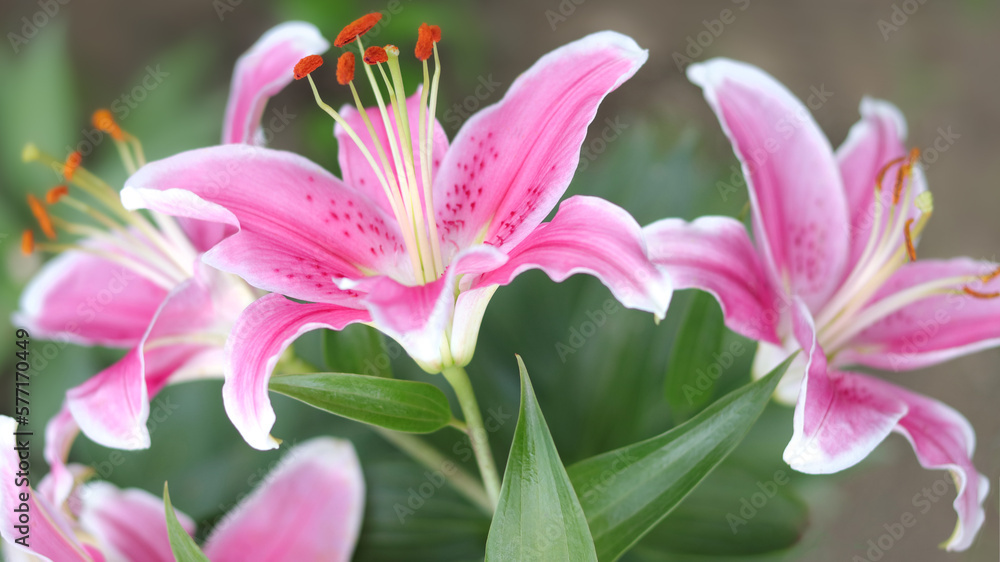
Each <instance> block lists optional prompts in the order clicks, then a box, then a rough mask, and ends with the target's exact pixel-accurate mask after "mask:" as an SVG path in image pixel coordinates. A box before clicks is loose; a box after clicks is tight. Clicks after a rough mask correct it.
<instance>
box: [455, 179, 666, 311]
mask: <svg viewBox="0 0 1000 562" xmlns="http://www.w3.org/2000/svg"><path fill="white" fill-rule="evenodd" d="M509 255H510V259H509V260H507V262H506V263H504V264H503V265H502V266H501V267H499V268H497V269H495V270H493V271H490V272H488V273H485V274H483V275H482V276H481V277H479V278H476V279H475V280H474V281H473V288H478V287H486V286H489V285H507V284H508V283H510V282H511V281H513V279H514V278H515V277H517V276H518V275H520V274H521V273H523V272H524V271H527V270H529V269H541V270H542V271H544V272H545V273H546V274H547V275H548V276H549V277H550V278H552V280H553V281H556V282H560V281H563V280H565V279H566V278H568V277H569V276H571V275H574V274H577V273H586V274H589V275H593V276H595V277H597V278H598V279H600V281H601V283H604V285H605V286H606V287H608V288H609V289H610V290H611V294H613V295H614V296H615V298H616V299H618V301H619V302H621V303H622V304H623V305H624V306H626V307H628V308H634V309H638V310H644V311H646V312H651V313H653V314H654V315H655V316H656V317H657V318H663V317H664V316H665V315H666V313H667V307H668V306H669V305H670V297H671V296H672V295H673V285H672V284H671V279H670V278H669V277H668V276H667V275H666V274H665V273H664V271H663V270H662V269H660V268H659V267H658V266H657V265H656V264H654V263H653V262H651V261H650V258H649V256H648V255H647V254H646V244H645V242H644V241H643V236H642V228H640V227H639V224H638V223H637V222H635V219H633V218H632V216H631V215H629V214H628V212H626V211H625V210H624V209H622V208H621V207H618V206H617V205H614V204H612V203H609V202H607V201H605V200H604V199H600V198H597V197H587V196H583V195H577V196H574V197H570V198H569V199H567V200H565V201H563V202H562V203H561V204H560V205H559V211H558V212H556V216H555V217H553V219H552V221H551V222H548V223H543V224H541V225H539V226H538V227H537V228H535V230H534V231H533V232H531V233H530V234H528V236H527V237H526V238H525V239H524V240H522V241H521V242H520V243H519V244H517V245H516V246H514V247H513V248H511V250H510V251H509Z"/></svg>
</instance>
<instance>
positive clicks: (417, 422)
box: [270, 373, 451, 433]
mask: <svg viewBox="0 0 1000 562" xmlns="http://www.w3.org/2000/svg"><path fill="white" fill-rule="evenodd" d="M270 388H271V390H273V391H275V392H279V393H281V394H284V395H286V396H290V397H292V398H295V399H296V400H300V401H302V402H305V403H306V404H309V405H310V406H315V407H317V408H319V409H320V410H326V411H327V412H330V413H333V414H337V415H338V416H343V417H345V418H350V419H352V420H357V421H360V422H364V423H370V424H372V425H377V426H379V427H384V428H386V429H392V430H395V431H406V432H409V433H430V432H432V431H437V430H439V429H441V428H442V427H444V426H446V425H448V422H450V421H451V406H450V405H449V404H448V398H447V397H446V396H445V395H444V392H441V389H439V388H438V387H436V386H434V385H432V384H428V383H425V382H417V381H406V380H397V379H386V378H382V377H370V376H367V375H354V374H346V373H314V374H308V375H281V376H276V377H272V378H271V384H270Z"/></svg>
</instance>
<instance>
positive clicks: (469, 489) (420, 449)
mask: <svg viewBox="0 0 1000 562" xmlns="http://www.w3.org/2000/svg"><path fill="white" fill-rule="evenodd" d="M375 431H376V432H378V434H379V435H381V436H382V437H383V438H384V439H385V440H386V441H388V442H390V443H392V444H393V445H395V446H396V447H397V448H399V450H401V451H403V452H404V453H406V454H408V455H410V456H411V457H413V459H414V460H415V461H417V462H419V463H420V464H422V465H424V466H425V467H427V468H429V469H431V470H437V471H440V472H441V473H442V474H444V475H445V476H446V477H447V478H448V480H449V481H450V482H451V485H452V486H454V487H455V489H456V490H458V492H459V493H460V494H462V495H463V496H465V497H466V498H468V499H469V501H471V502H472V503H474V504H476V505H477V506H479V507H480V508H481V509H482V510H483V511H484V512H486V513H487V514H492V513H493V503H492V502H491V501H490V498H489V496H487V495H486V490H484V489H483V485H482V484H480V483H479V481H478V480H476V478H475V477H474V476H472V475H471V474H469V473H468V472H466V471H465V470H464V469H462V468H460V467H458V466H457V465H455V463H454V462H452V461H451V460H450V459H449V458H448V457H446V456H444V455H443V454H441V453H440V452H439V451H438V450H437V449H435V448H434V447H432V446H431V445H429V444H428V443H426V442H425V441H424V440H422V439H420V438H419V437H416V436H415V435H410V434H409V433H400V432H398V431H391V430H388V429H385V428H381V427H376V428H375ZM448 463H450V464H451V466H452V467H454V470H450V469H446V468H443V467H445V466H447V465H448Z"/></svg>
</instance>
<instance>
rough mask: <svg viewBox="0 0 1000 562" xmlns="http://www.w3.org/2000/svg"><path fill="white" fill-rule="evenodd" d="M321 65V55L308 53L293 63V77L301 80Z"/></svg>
mask: <svg viewBox="0 0 1000 562" xmlns="http://www.w3.org/2000/svg"><path fill="white" fill-rule="evenodd" d="M321 66H323V57H321V56H319V55H309V56H307V57H303V58H302V59H301V60H300V61H299V62H298V63H296V64H295V72H294V74H295V79H296V80H302V79H303V78H305V77H306V76H309V75H310V74H312V73H313V71H314V70H316V69H317V68H319V67H321Z"/></svg>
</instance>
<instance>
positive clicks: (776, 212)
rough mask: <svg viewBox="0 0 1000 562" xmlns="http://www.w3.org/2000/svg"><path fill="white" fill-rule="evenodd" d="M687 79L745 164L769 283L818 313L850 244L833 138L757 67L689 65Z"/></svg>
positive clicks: (839, 273)
mask: <svg viewBox="0 0 1000 562" xmlns="http://www.w3.org/2000/svg"><path fill="white" fill-rule="evenodd" d="M688 78H689V79H690V80H691V81H692V82H694V83H695V84H698V85H699V86H701V87H702V88H703V89H704V93H705V99H707V100H708V103H709V105H711V107H712V109H713V110H714V111H715V113H716V115H717V116H718V118H719V121H720V122H721V124H722V128H723V130H725V132H726V135H727V136H728V137H729V140H730V142H732V144H733V151H734V152H735V153H736V156H737V157H738V158H739V160H740V163H741V164H742V166H743V175H744V176H745V177H746V179H747V185H748V187H749V193H750V204H751V206H752V208H753V226H754V239H755V240H756V242H757V246H758V248H761V249H762V251H763V256H764V258H765V262H764V263H765V264H768V265H769V269H771V274H772V282H773V283H774V285H775V286H779V287H780V286H785V283H787V284H788V287H787V289H788V292H789V293H790V294H793V295H797V296H799V297H801V298H802V299H803V300H804V301H805V302H806V304H808V305H809V308H810V310H818V309H819V307H820V306H821V305H822V304H823V303H825V302H826V300H827V299H828V298H830V296H831V295H832V294H833V292H834V291H835V290H836V289H837V288H838V285H839V283H840V281H841V279H842V277H843V272H844V268H845V265H846V261H847V252H848V240H849V238H848V231H847V228H846V225H847V224H848V214H847V201H846V198H845V196H844V188H843V185H842V183H841V179H840V172H839V170H838V168H837V163H836V161H835V159H834V155H833V149H832V148H831V147H830V143H829V141H828V140H827V138H826V136H824V135H823V132H822V131H820V129H819V126H818V125H817V124H816V122H815V121H814V120H813V118H812V115H811V114H810V113H809V110H807V109H806V107H805V106H804V105H802V103H801V102H800V101H799V100H798V99H796V98H795V96H794V95H792V93H791V92H789V91H788V89H787V88H785V87H784V86H783V85H781V84H780V83H779V82H778V81H777V80H775V79H774V78H773V77H771V76H770V75H768V74H767V73H765V72H764V71H762V70H760V69H759V68H757V67H754V66H751V65H748V64H744V63H740V62H736V61H732V60H728V59H712V60H710V61H708V62H705V63H700V64H693V65H691V66H689V67H688Z"/></svg>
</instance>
